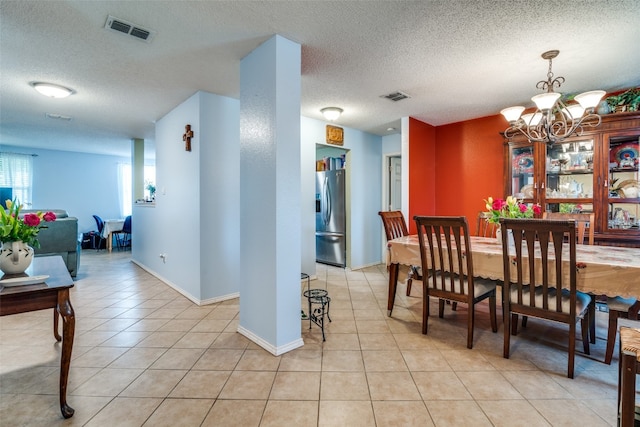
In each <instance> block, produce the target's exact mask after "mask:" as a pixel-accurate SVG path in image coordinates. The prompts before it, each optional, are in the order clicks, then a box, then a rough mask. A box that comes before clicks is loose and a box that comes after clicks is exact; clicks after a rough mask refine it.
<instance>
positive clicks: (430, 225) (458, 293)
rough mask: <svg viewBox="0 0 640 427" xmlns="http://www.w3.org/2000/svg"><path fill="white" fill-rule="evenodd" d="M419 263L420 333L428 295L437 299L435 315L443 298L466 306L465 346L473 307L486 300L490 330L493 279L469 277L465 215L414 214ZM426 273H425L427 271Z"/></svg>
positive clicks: (493, 323)
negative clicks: (420, 274)
mask: <svg viewBox="0 0 640 427" xmlns="http://www.w3.org/2000/svg"><path fill="white" fill-rule="evenodd" d="M413 219H414V220H415V222H416V226H417V228H418V241H419V243H420V259H421V262H422V272H423V277H424V280H423V281H422V287H423V289H424V291H423V295H424V297H423V300H422V333H423V334H426V333H427V329H428V320H429V305H430V304H429V297H434V298H438V300H439V301H438V309H439V310H438V316H439V317H440V318H443V317H444V307H445V301H450V302H451V305H452V306H453V305H454V304H456V303H464V304H467V306H468V316H467V348H473V328H474V320H475V308H476V307H475V306H476V304H477V303H479V302H480V301H482V300H484V299H488V300H489V317H490V320H491V330H492V331H493V332H494V333H495V332H497V331H498V325H497V320H496V282H495V281H492V280H487V279H482V278H479V277H474V276H473V258H472V254H471V243H470V239H469V224H468V223H467V218H466V217H463V216H462V217H442V216H440V217H438V216H415V217H413ZM427 272H428V274H427Z"/></svg>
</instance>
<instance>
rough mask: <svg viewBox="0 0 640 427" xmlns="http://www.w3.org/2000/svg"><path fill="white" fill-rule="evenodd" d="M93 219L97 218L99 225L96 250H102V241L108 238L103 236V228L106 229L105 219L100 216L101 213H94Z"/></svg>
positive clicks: (97, 224)
mask: <svg viewBox="0 0 640 427" xmlns="http://www.w3.org/2000/svg"><path fill="white" fill-rule="evenodd" d="M93 219H95V220H96V226H97V227H98V246H96V250H98V251H99V250H100V246H102V241H103V240H106V239H105V238H104V237H103V236H102V230H104V221H103V219H102V218H100V216H99V215H94V216H93Z"/></svg>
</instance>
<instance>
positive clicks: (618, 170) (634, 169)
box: [609, 167, 638, 173]
mask: <svg viewBox="0 0 640 427" xmlns="http://www.w3.org/2000/svg"><path fill="white" fill-rule="evenodd" d="M609 172H611V173H616V172H638V168H637V167H635V168H611V169H609Z"/></svg>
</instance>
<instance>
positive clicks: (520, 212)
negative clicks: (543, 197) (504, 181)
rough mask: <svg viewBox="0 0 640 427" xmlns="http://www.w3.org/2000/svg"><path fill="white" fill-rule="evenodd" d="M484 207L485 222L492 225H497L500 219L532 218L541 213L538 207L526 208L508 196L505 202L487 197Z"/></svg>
mask: <svg viewBox="0 0 640 427" xmlns="http://www.w3.org/2000/svg"><path fill="white" fill-rule="evenodd" d="M485 206H486V208H487V221H489V222H490V223H492V224H499V223H500V218H533V217H534V216H537V215H540V213H541V212H542V209H541V208H540V205H537V204H536V205H533V206H527V205H525V204H524V203H522V200H518V199H517V198H515V197H513V196H508V197H507V200H502V199H495V200H494V199H493V198H492V197H489V198H488V199H486V200H485Z"/></svg>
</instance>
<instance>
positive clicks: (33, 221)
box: [0, 199, 56, 248]
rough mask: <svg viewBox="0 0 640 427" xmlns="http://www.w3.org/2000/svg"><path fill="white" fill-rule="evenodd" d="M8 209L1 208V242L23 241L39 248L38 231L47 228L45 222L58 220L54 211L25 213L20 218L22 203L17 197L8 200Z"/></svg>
mask: <svg viewBox="0 0 640 427" xmlns="http://www.w3.org/2000/svg"><path fill="white" fill-rule="evenodd" d="M6 206H7V210H6V211H5V210H4V209H0V242H2V243H4V242H17V241H22V242H24V243H26V244H27V245H29V246H32V247H34V248H39V247H40V243H39V242H38V238H37V237H38V233H39V232H40V229H42V228H47V226H46V225H45V224H44V222H51V221H55V220H56V214H54V213H53V212H47V213H42V212H37V213H28V214H25V215H24V217H23V218H20V210H21V209H22V205H21V204H19V203H18V202H17V201H16V199H14V200H13V201H11V200H7V201H6Z"/></svg>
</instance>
